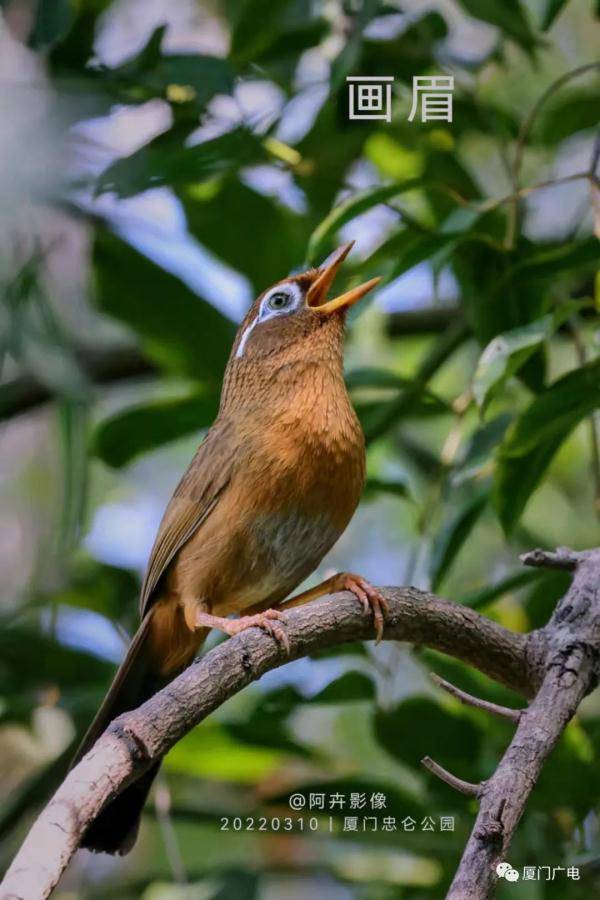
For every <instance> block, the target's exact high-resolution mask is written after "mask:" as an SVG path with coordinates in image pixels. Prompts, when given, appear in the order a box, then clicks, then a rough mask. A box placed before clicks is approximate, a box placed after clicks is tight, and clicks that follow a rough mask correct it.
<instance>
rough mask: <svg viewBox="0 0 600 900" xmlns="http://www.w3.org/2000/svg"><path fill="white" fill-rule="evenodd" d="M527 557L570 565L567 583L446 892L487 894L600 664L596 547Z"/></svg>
mask: <svg viewBox="0 0 600 900" xmlns="http://www.w3.org/2000/svg"><path fill="white" fill-rule="evenodd" d="M523 561H524V562H525V563H526V564H527V565H536V566H540V565H547V566H549V567H551V568H565V569H570V570H574V572H575V575H574V578H573V583H572V585H571V587H570V589H569V591H568V592H567V594H566V595H565V596H564V597H563V599H562V600H561V601H560V603H559V604H558V606H557V607H556V610H555V612H554V615H553V616H552V618H551V620H550V622H549V623H548V624H547V625H546V627H545V628H543V629H542V630H541V631H540V632H538V634H537V635H536V640H537V642H538V643H539V644H541V645H543V646H544V650H545V653H544V655H545V661H544V677H543V680H542V684H541V687H540V689H539V691H538V693H537V694H536V696H535V698H534V699H533V700H532V702H531V703H530V704H529V707H528V708H527V709H525V710H523V711H522V713H521V715H520V717H519V724H518V725H517V730H516V732H515V735H514V737H513V739H512V741H511V742H510V745H509V747H508V749H507V751H506V753H505V754H504V756H503V757H502V760H501V761H500V764H499V765H498V768H497V769H496V771H495V772H494V774H493V775H492V776H491V778H489V779H488V780H487V781H486V782H484V783H483V784H482V785H481V788H480V791H479V794H478V797H479V803H480V806H479V814H478V816H477V819H476V821H475V825H474V827H473V831H472V832H471V837H470V838H469V841H468V843H467V846H466V848H465V851H464V853H463V856H462V859H461V862H460V866H459V868H458V871H457V873H456V875H455V878H454V881H453V882H452V886H451V888H450V892H449V893H448V895H447V896H448V900H466V898H468V900H485V898H488V897H492V896H493V894H494V890H495V886H496V884H497V881H498V876H497V874H496V866H497V865H498V863H499V862H501V861H503V860H504V858H505V856H506V854H507V852H508V848H509V846H510V842H511V840H512V837H513V835H514V832H515V829H516V827H517V825H518V822H519V820H520V818H521V816H522V814H523V811H524V809H525V805H526V803H527V800H528V799H529V795H530V794H531V791H532V790H533V788H534V786H535V784H536V781H537V779H538V777H539V775H540V772H541V770H542V767H543V765H544V763H545V761H546V759H547V758H548V756H549V755H550V753H551V752H552V750H553V749H554V747H555V745H556V743H557V742H558V740H559V738H560V736H561V734H562V732H563V730H564V728H565V727H566V725H567V724H568V722H569V721H570V720H571V718H572V717H573V716H574V715H575V713H576V712H577V708H578V706H579V704H580V703H581V701H582V699H583V698H584V697H585V695H586V694H587V693H588V692H589V691H590V690H591V689H592V688H593V687H595V686H596V683H597V680H598V674H599V671H600V551H593V552H589V553H579V554H576V553H571V552H570V551H566V550H560V551H558V553H556V554H546V553H544V552H543V551H539V550H538V551H534V552H533V553H531V554H526V555H525V557H524V558H523Z"/></svg>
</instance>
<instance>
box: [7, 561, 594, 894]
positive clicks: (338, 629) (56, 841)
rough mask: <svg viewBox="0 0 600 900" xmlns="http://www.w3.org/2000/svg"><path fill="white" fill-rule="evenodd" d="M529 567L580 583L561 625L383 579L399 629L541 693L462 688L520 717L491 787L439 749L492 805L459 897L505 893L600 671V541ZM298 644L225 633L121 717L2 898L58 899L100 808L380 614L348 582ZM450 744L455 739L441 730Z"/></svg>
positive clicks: (367, 628) (288, 620)
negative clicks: (251, 687)
mask: <svg viewBox="0 0 600 900" xmlns="http://www.w3.org/2000/svg"><path fill="white" fill-rule="evenodd" d="M524 562H525V563H526V564H529V565H551V566H555V567H556V566H558V567H560V568H566V569H568V570H571V571H574V573H575V574H574V579H573V584H572V586H571V588H570V590H569V591H568V593H567V594H566V596H565V597H564V598H563V600H562V601H561V602H560V603H559V604H558V606H557V609H556V611H555V613H554V615H553V617H552V619H551V621H550V622H549V623H548V625H547V626H546V627H545V628H544V629H541V630H540V631H537V632H532V633H531V634H530V635H521V634H515V633H513V632H511V631H509V630H507V629H505V628H503V627H501V626H500V625H498V624H497V623H495V622H492V621H491V620H490V619H487V618H486V617H485V616H482V615H480V614H479V613H477V612H475V611H474V610H472V609H469V608H466V607H464V606H461V605H459V604H455V603H452V602H450V601H447V600H442V599H440V598H439V597H436V596H434V595H432V594H428V593H425V592H423V591H419V590H417V589H415V588H382V589H381V591H382V593H383V594H384V596H385V597H386V598H387V600H388V602H389V606H390V610H389V614H388V617H387V622H386V629H385V638H386V639H388V640H396V641H409V642H411V643H414V644H425V645H427V646H429V647H433V648H435V649H437V650H440V651H442V652H444V653H448V654H450V655H452V656H454V657H456V658H457V659H461V660H462V661H463V662H465V663H468V664H470V665H472V666H475V667H477V668H478V669H480V670H481V671H482V672H485V673H486V674H487V675H489V676H490V677H492V678H494V679H496V680H497V681H500V682H502V683H503V684H505V685H507V686H508V687H510V688H513V689H514V690H516V691H518V692H520V693H521V694H523V695H524V696H525V697H533V700H532V701H531V703H530V705H529V706H528V707H527V708H526V709H525V710H522V711H520V712H518V713H515V711H514V710H505V709H504V708H502V707H498V706H497V705H496V704H489V703H485V702H482V701H480V700H477V699H475V698H472V697H469V695H467V694H465V693H464V692H463V691H457V690H456V689H452V686H450V685H448V684H447V683H443V684H442V685H441V686H442V687H444V688H445V689H446V690H448V689H450V690H452V692H453V693H455V695H456V696H459V697H460V699H462V700H463V702H468V703H472V704H473V705H477V706H479V707H480V708H487V709H488V711H490V712H493V713H494V714H496V715H504V716H505V717H507V718H510V719H512V720H513V721H515V720H516V719H518V723H517V728H516V733H515V736H514V738H513V740H512V741H511V744H510V746H509V748H508V750H507V751H506V753H505V755H504V757H503V758H502V760H501V762H500V764H499V766H498V768H497V770H496V772H495V773H494V774H493V775H492V776H491V777H490V779H489V780H488V781H486V782H484V783H483V784H481V785H472V784H469V783H467V782H460V783H458V781H459V780H457V779H456V778H455V777H454V776H452V775H451V774H450V773H448V772H446V770H445V769H443V767H442V766H440V765H439V764H437V763H434V762H433V761H432V760H430V759H429V757H427V758H426V764H427V765H428V767H429V768H430V769H431V770H432V771H434V772H437V774H439V775H440V777H443V778H444V780H445V781H447V782H448V783H450V784H452V783H454V785H455V786H456V787H458V788H459V789H461V790H464V791H465V792H467V793H470V794H472V795H473V796H476V797H477V798H478V800H479V802H480V811H479V815H478V816H477V820H476V822H475V826H474V829H473V833H472V835H471V838H470V839H469V842H468V844H467V847H466V849H465V853H464V856H463V859H462V861H461V863H460V866H459V869H458V871H457V874H456V877H455V880H454V882H453V884H452V887H451V889H450V893H449V894H448V897H449V898H451V900H485V898H489V897H491V896H493V894H494V890H495V886H496V883H497V875H496V873H495V869H496V865H497V863H498V862H499V861H500V860H502V859H503V857H504V855H505V854H506V852H507V850H508V847H509V845H510V841H511V839H512V836H513V834H514V831H515V828H516V826H517V823H518V821H519V819H520V817H521V815H522V812H523V809H524V807H525V804H526V802H527V799H528V797H529V794H530V793H531V790H532V789H533V787H534V785H535V782H536V780H537V777H538V775H539V773H540V771H541V768H542V766H543V764H544V762H545V760H546V758H547V757H548V755H549V753H550V752H551V751H552V749H553V747H554V746H555V744H556V742H557V741H558V739H559V737H560V735H561V732H562V731H563V729H564V727H565V725H566V724H567V723H568V722H569V720H570V719H571V717H572V716H573V715H574V713H575V712H576V710H577V707H578V705H579V703H580V702H581V699H582V698H583V697H584V696H585V694H586V693H587V692H588V691H589V690H590V689H591V688H592V687H593V686H594V685H595V684H596V681H597V677H598V671H599V667H600V663H599V658H600V602H599V600H600V590H599V588H598V585H599V583H600V551H590V552H586V553H578V554H574V553H571V551H566V550H561V551H558V552H557V553H556V554H547V553H544V552H542V551H534V552H533V553H532V554H529V555H528V556H527V557H526V558H524ZM284 625H285V627H286V630H287V633H288V636H289V640H290V644H291V654H290V656H289V657H288V656H286V654H285V652H284V651H283V650H282V648H281V646H280V645H279V644H278V643H277V642H276V641H274V640H273V638H271V637H270V636H268V635H266V634H264V633H263V632H261V631H260V630H259V629H257V628H253V629H250V630H249V631H246V632H244V633H242V634H240V635H238V636H237V637H235V638H231V639H230V640H228V641H226V642H224V643H223V644H221V645H219V646H218V647H217V648H215V649H214V650H212V651H211V652H210V653H208V654H207V655H206V656H204V657H203V658H202V659H200V660H199V661H198V662H196V663H194V664H193V665H191V666H190V667H189V668H188V669H187V670H186V671H185V672H184V673H183V674H182V675H180V676H179V678H177V679H176V680H175V681H173V682H172V683H171V684H170V685H169V686H168V687H166V688H164V689H163V690H162V691H160V692H159V693H157V694H156V695H154V696H153V697H152V698H151V699H150V700H148V701H147V702H146V703H144V704H143V705H142V706H140V707H139V708H138V709H135V710H132V711H131V712H129V713H126V714H125V715H123V716H120V717H119V718H118V719H116V720H115V721H114V722H113V723H112V724H111V725H110V726H109V727H108V729H107V730H106V732H105V733H104V734H103V735H102V737H101V738H100V739H99V740H98V741H97V743H96V745H95V746H94V747H93V749H92V750H91V751H90V752H89V753H88V754H87V756H85V757H84V758H83V759H82V761H81V762H80V763H79V765H77V767H76V768H75V769H73V770H72V771H71V772H70V773H69V774H68V776H67V777H66V779H65V781H64V782H63V783H62V785H61V786H60V788H59V789H58V791H57V792H56V794H55V795H54V797H53V798H52V800H51V801H50V803H49V804H48V806H47V807H46V808H45V809H44V810H43V811H42V813H41V814H40V816H39V818H38V819H37V821H36V822H35V824H34V825H33V827H32V829H31V831H30V832H29V835H28V836H27V838H26V839H25V842H24V843H23V845H22V847H21V849H20V851H19V853H18V854H17V856H16V858H15V860H14V862H13V864H12V865H11V867H10V869H9V870H8V872H7V873H6V876H5V879H4V881H3V883H2V885H0V900H9V898H10V900H41V898H45V897H48V896H49V895H50V894H51V893H52V890H53V889H54V887H55V886H56V884H57V883H58V880H59V878H60V876H61V874H62V873H63V871H64V870H65V868H66V866H67V865H68V863H69V860H70V859H71V857H72V856H73V854H74V853H75V851H76V850H77V847H78V845H79V841H80V838H81V835H82V834H83V832H84V831H85V829H86V828H87V826H88V825H89V824H90V822H92V821H93V819H94V818H95V817H96V816H97V815H98V813H99V812H100V810H101V809H102V808H103V807H104V806H105V804H106V803H108V802H109V801H110V800H111V799H113V798H114V797H115V796H116V795H117V794H118V793H119V792H120V791H121V790H123V788H125V787H126V786H127V785H128V784H129V783H130V782H131V781H132V780H134V779H135V778H138V777H139V776H140V775H141V774H142V773H143V772H144V771H145V770H146V769H147V768H148V767H149V766H150V765H151V764H152V762H153V761H155V760H157V759H160V758H161V757H162V756H164V755H165V753H167V752H168V751H169V750H170V748H171V747H173V745H174V744H175V743H176V742H177V741H178V740H180V739H181V738H182V737H183V736H184V735H185V734H186V733H187V732H188V731H189V730H190V729H191V728H193V727H194V726H195V725H197V724H198V723H199V722H201V721H202V720H203V719H204V718H206V716H208V715H209V714H210V713H211V712H213V710H215V709H216V708H217V707H219V706H220V705H221V704H222V703H224V702H225V701H226V700H227V699H228V698H229V697H231V696H233V695H234V694H236V693H237V692H238V691H240V690H242V689H243V688H244V687H245V686H246V685H248V684H250V683H251V682H252V681H255V680H257V679H258V678H260V677H261V675H263V674H264V673H265V672H267V671H268V670H270V669H274V668H277V667H278V666H280V665H283V664H284V663H286V662H288V661H289V659H290V658H291V659H296V658H298V657H301V656H306V655H308V654H310V653H314V652H315V651H317V650H319V649H324V648H327V647H332V646H334V645H336V644H341V643H344V642H347V641H356V640H368V639H371V638H373V636H374V633H373V623H372V619H371V616H370V615H367V614H365V613H364V612H363V609H362V606H361V605H360V604H359V603H357V601H356V598H355V597H354V596H353V595H352V594H349V593H347V592H342V593H339V594H332V595H330V596H328V597H323V598H322V599H320V600H317V601H314V602H313V603H310V604H308V605H307V606H304V607H299V608H296V609H290V610H289V611H288V612H287V613H286V614H285V618H284ZM440 741H441V742H442V746H443V735H440Z"/></svg>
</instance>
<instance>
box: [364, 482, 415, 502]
mask: <svg viewBox="0 0 600 900" xmlns="http://www.w3.org/2000/svg"><path fill="white" fill-rule="evenodd" d="M377 494H392V495H393V496H394V497H402V498H403V499H405V500H409V499H410V490H409V488H408V484H407V483H406V482H405V481H390V480H389V479H385V478H367V480H366V483H365V490H364V496H365V498H370V497H372V496H373V495H377Z"/></svg>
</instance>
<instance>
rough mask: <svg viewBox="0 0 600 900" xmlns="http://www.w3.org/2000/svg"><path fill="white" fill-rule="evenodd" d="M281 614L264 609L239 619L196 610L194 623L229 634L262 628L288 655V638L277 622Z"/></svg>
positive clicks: (276, 610)
mask: <svg viewBox="0 0 600 900" xmlns="http://www.w3.org/2000/svg"><path fill="white" fill-rule="evenodd" d="M282 616H283V613H281V612H280V611H279V610H278V609H266V610H265V611H264V612H259V613H255V614H254V615H252V616H240V617H239V619H227V618H226V617H224V616H213V615H211V614H210V613H206V612H201V611H197V612H196V613H195V615H194V625H195V627H196V628H216V629H217V630H218V631H224V632H225V634H229V635H231V636H233V635H235V634H239V633H240V632H241V631H246V629H248V628H262V630H263V631H266V632H267V634H270V635H272V637H274V638H275V640H276V641H277V642H278V643H280V644H281V645H282V647H284V649H285V651H286V653H287V654H288V656H289V654H290V641H289V638H288V636H287V634H286V632H285V629H284V628H283V627H282V626H281V625H279V624H278V619H281V618H282Z"/></svg>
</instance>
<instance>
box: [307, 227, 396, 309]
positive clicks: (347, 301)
mask: <svg viewBox="0 0 600 900" xmlns="http://www.w3.org/2000/svg"><path fill="white" fill-rule="evenodd" d="M353 246H354V241H350V243H349V244H344V245H343V246H342V247H339V248H338V249H337V250H335V251H334V252H333V253H332V254H331V255H330V256H328V257H327V259H326V260H325V262H324V263H323V265H322V266H320V267H319V269H318V270H317V277H316V278H315V280H314V281H313V283H312V284H311V286H310V287H309V289H308V292H307V294H306V303H307V305H308V306H310V307H311V309H314V311H315V312H318V313H319V314H320V315H324V316H328V315H331V313H334V312H337V311H338V310H342V309H348V307H350V306H353V305H354V304H355V303H358V301H359V300H360V299H362V297H364V296H365V294H368V293H369V291H370V290H372V289H373V288H374V287H375V285H376V284H378V283H379V282H380V281H381V278H371V279H370V281H365V283H364V284H360V285H359V286H358V287H355V288H352V289H351V290H349V291H346V293H345V294H340V296H339V297H334V298H333V300H327V293H328V291H329V288H330V287H331V285H332V284H333V279H334V278H335V276H336V275H337V271H338V269H339V268H340V266H341V264H342V263H343V261H344V260H345V259H346V257H347V256H348V254H349V253H350V250H351V249H352V247H353Z"/></svg>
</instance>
